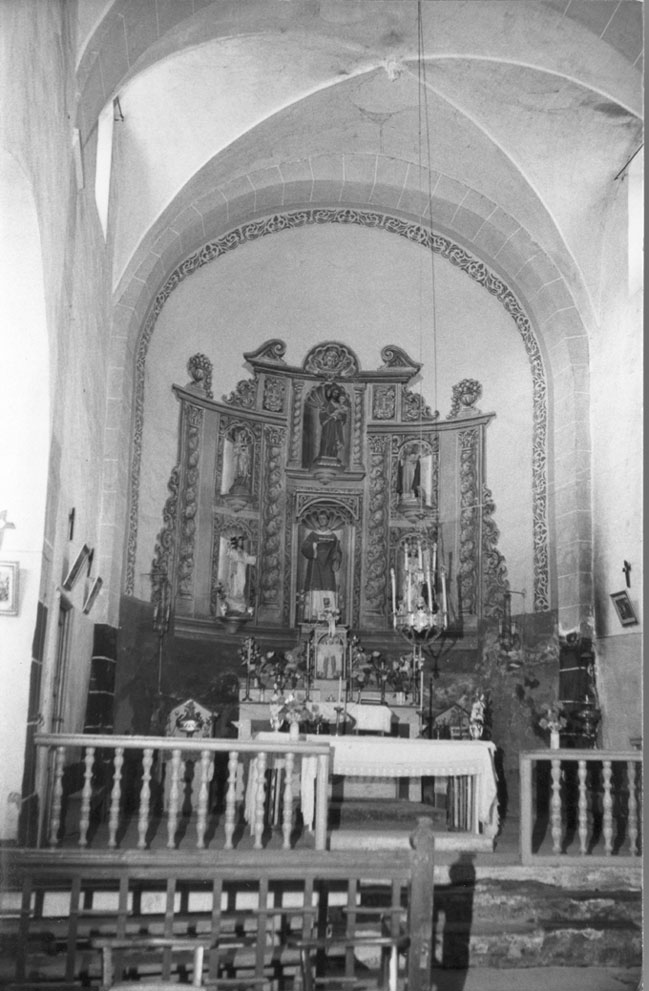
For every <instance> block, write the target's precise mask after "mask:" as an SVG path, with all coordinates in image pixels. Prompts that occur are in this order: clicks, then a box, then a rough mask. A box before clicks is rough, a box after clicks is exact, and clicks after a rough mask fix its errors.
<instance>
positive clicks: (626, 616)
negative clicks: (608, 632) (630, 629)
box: [611, 591, 638, 626]
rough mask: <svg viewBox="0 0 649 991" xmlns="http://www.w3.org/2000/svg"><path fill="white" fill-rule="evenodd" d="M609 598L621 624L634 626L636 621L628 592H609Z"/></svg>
mask: <svg viewBox="0 0 649 991" xmlns="http://www.w3.org/2000/svg"><path fill="white" fill-rule="evenodd" d="M611 599H612V600H613V605H614V606H615V611H616V613H617V618H618V619H619V621H620V623H621V624H622V626H634V625H635V624H636V623H637V622H638V617H637V616H636V614H635V610H634V608H633V605H632V604H631V599H630V598H629V593H628V592H626V591H622V592H613V593H611Z"/></svg>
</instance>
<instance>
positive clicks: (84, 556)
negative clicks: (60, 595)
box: [62, 544, 91, 592]
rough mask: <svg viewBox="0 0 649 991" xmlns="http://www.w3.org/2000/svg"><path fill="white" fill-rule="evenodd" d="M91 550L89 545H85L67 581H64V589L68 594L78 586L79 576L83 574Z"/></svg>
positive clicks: (68, 574) (76, 558)
mask: <svg viewBox="0 0 649 991" xmlns="http://www.w3.org/2000/svg"><path fill="white" fill-rule="evenodd" d="M90 554H91V550H90V548H89V547H88V545H87V544H84V545H83V547H82V548H81V550H80V551H79V553H78V554H77V556H76V557H75V559H74V561H73V563H72V567H71V568H70V570H69V571H68V573H67V575H66V576H65V579H64V581H63V585H62V587H63V588H64V589H65V591H66V592H69V591H70V590H71V589H72V588H74V586H75V585H76V583H77V581H78V579H79V575H80V574H81V569H82V568H83V566H84V564H85V563H86V561H87V560H88V558H89V557H90Z"/></svg>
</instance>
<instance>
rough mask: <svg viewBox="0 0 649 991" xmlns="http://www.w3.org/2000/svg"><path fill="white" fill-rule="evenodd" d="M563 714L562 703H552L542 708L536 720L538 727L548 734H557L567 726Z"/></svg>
mask: <svg viewBox="0 0 649 991" xmlns="http://www.w3.org/2000/svg"><path fill="white" fill-rule="evenodd" d="M564 712H565V709H564V706H563V703H562V702H552V703H548V704H546V705H544V706H542V707H541V714H540V716H539V719H538V724H539V726H540V727H541V729H543V730H547V731H548V732H550V733H558V732H559V731H560V730H562V729H565V727H566V726H567V725H568V720H567V719H566V717H565V715H564Z"/></svg>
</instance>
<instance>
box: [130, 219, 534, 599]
mask: <svg viewBox="0 0 649 991" xmlns="http://www.w3.org/2000/svg"><path fill="white" fill-rule="evenodd" d="M324 223H334V224H335V223H342V224H357V225H359V226H362V227H367V228H372V229H377V230H384V231H387V232H389V233H391V234H394V235H396V236H398V237H403V238H406V239H408V240H409V241H410V242H415V243H418V244H421V245H422V247H423V248H425V249H426V250H428V251H434V252H436V253H438V254H439V255H440V256H441V257H442V258H445V259H447V260H448V261H449V262H450V263H451V264H453V265H454V266H455V267H457V268H460V269H461V270H462V271H463V272H464V273H466V274H467V275H468V276H469V278H471V279H472V280H473V281H475V282H477V283H478V284H479V285H481V286H483V287H484V288H485V289H486V290H487V291H488V292H489V293H490V294H491V295H493V296H495V297H496V298H497V299H498V301H499V302H500V303H501V305H502V306H503V307H504V308H505V310H506V311H507V312H508V313H509V315H510V316H511V318H512V319H513V320H514V323H515V325H516V327H517V329H518V331H519V333H520V335H521V337H522V340H523V343H524V346H525V349H526V352H527V355H528V359H529V362H530V372H531V377H532V383H533V442H532V444H533V464H532V475H533V541H534V604H535V608H536V609H537V611H544V610H547V609H549V607H550V602H549V555H548V541H549V534H548V523H547V386H546V378H545V370H544V367H543V361H542V358H541V354H540V350H539V346H538V343H537V340H536V337H535V334H534V330H533V328H532V325H531V323H530V320H529V318H528V317H527V315H526V313H525V312H524V310H523V308H522V307H521V305H520V304H519V302H518V300H517V298H516V296H515V295H514V293H513V292H512V291H511V290H510V289H509V287H508V286H507V285H506V283H504V282H503V281H502V279H501V278H500V277H499V276H497V275H495V274H494V273H493V272H492V271H491V270H490V269H489V268H488V266H487V265H485V264H484V263H483V262H481V261H479V260H478V259H476V258H475V257H473V256H471V255H470V254H469V253H468V252H467V251H466V250H465V249H464V248H462V247H460V246H459V245H457V244H455V243H454V242H453V241H451V240H450V239H448V238H447V237H445V236H443V235H442V234H439V233H434V232H432V231H430V230H428V229H426V228H424V227H423V226H421V225H420V224H417V223H413V222H411V221H408V220H404V219H402V218H397V217H394V216H391V215H390V214H387V213H379V212H376V211H365V210H351V209H348V208H318V209H313V210H300V211H294V212H289V213H286V214H282V215H275V216H272V217H265V218H260V219H255V220H252V221H249V222H247V223H245V224H243V225H241V226H240V227H238V228H237V229H236V230H233V231H229V232H228V233H226V234H225V235H223V236H222V237H219V238H217V239H215V240H213V241H210V242H208V243H207V244H206V245H204V246H203V247H201V248H200V249H199V250H198V251H196V252H195V253H194V254H193V255H191V256H190V257H188V258H187V259H185V260H184V261H183V262H182V263H181V264H180V265H179V266H178V267H177V268H176V269H175V270H174V271H173V272H172V273H171V274H170V275H169V278H168V279H167V280H166V282H165V283H164V285H163V286H162V288H161V289H160V291H159V292H158V294H157V295H156V297H155V300H154V302H153V306H152V307H151V309H150V311H149V314H148V316H147V319H146V321H145V323H144V325H143V327H142V331H141V334H140V338H139V341H138V345H137V352H136V381H135V416H134V427H133V462H132V466H131V487H130V497H129V519H128V543H127V564H126V574H125V591H126V593H127V594H133V589H134V584H135V568H136V550H137V530H138V519H139V488H140V476H141V459H142V436H143V424H144V387H145V378H146V355H147V351H148V346H149V343H150V340H151V337H152V334H153V331H154V329H155V324H156V321H157V318H158V316H159V315H160V312H161V311H162V309H163V307H164V305H165V303H166V301H167V299H168V298H169V297H170V296H171V293H172V292H173V291H174V289H176V288H177V286H178V285H179V284H180V282H181V281H183V280H184V279H185V278H186V277H187V276H188V275H190V274H192V273H193V272H195V271H196V270H197V269H199V268H200V267H202V266H203V265H206V264H208V263H210V262H212V261H214V260H217V259H219V258H220V257H222V256H223V255H224V254H226V253H229V252H230V251H232V250H236V248H238V247H240V246H241V245H243V244H246V243H247V242H249V241H252V240H257V239H258V238H260V237H263V236H265V235H268V234H273V233H275V232H277V231H278V230H287V229H292V228H302V227H304V226H305V225H309V224H324ZM342 347H343V348H344V345H343V346H342ZM284 348H285V346H284V345H283V343H282V342H281V341H280V342H278V341H272V342H266V344H264V345H263V346H262V348H261V349H259V350H258V361H259V365H260V367H261V366H262V365H265V367H266V368H268V369H269V370H270V369H271V368H274V369H275V370H277V369H278V368H279V366H281V365H282V364H284V362H283V354H284ZM390 350H391V351H392V352H393V357H392V358H391V359H390V358H388V360H387V363H388V364H390V365H391V366H392V367H394V365H395V364H398V362H399V361H400V360H401V359H400V356H399V349H398V348H391V349H390ZM349 354H350V355H352V353H351V352H349ZM245 357H246V358H248V357H249V356H248V355H246V356H245ZM406 358H407V356H406ZM352 359H353V356H352ZM384 360H385V359H384ZM314 361H315V362H316V364H317V366H318V367H319V368H320V369H321V371H320V372H319V374H321V375H322V377H325V378H326V377H331V376H332V375H333V377H335V376H336V375H338V376H339V377H343V375H344V374H346V373H345V371H344V370H343V369H344V368H345V367H347V366H346V364H345V360H344V355H343V353H342V352H338V354H337V355H336V354H322V355H318V356H314ZM336 362H341V363H342V364H338V365H336ZM409 362H410V359H407V363H409ZM334 366H336V370H334ZM190 374H191V375H192V383H190V387H191V386H194V387H196V385H197V383H198V384H200V375H197V376H196V377H194V372H193V371H190ZM197 391H198V390H197ZM256 391H257V380H256V378H255V379H253V380H251V381H248V382H240V383H238V385H237V387H236V389H235V391H234V392H233V393H232V394H231V396H230V397H229V401H230V403H231V404H232V405H239V406H241V407H243V408H253V407H254V405H255V403H256ZM209 392H210V386H209V384H207V388H206V389H205V394H209ZM468 397H469V394H468V393H466V394H465V398H468ZM477 398H478V396H477V395H476V396H475V399H473V402H470V403H467V402H466V401H464V402H462V401H461V400H460V402H462V405H464V407H465V409H466V411H467V412H466V413H465V415H467V413H468V415H476V414H477V412H478V411H477V409H475V401H476V399H477ZM270 402H271V403H275V402H277V398H276V397H275V396H271V398H270ZM378 404H379V405H378V407H377V410H378V409H380V410H381V413H379V415H378V416H377V419H379V418H385V419H391V411H390V412H389V409H390V397H389V396H385V395H381V396H380V398H379V399H378ZM419 407H420V404H419V403H417V401H416V400H415V401H414V402H412V403H411V404H409V405H408V406H407V408H406V409H405V410H404V411H403V412H404V413H405V416H404V419H405V418H412V419H413V420H419V419H420V418H421V419H424V418H426V413H427V412H428V411H424V410H422V409H420V408H419ZM265 408H269V407H265ZM461 415H462V414H461V413H460V416H461ZM433 416H434V414H433ZM449 418H450V416H449Z"/></svg>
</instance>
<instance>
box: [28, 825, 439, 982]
mask: <svg viewBox="0 0 649 991" xmlns="http://www.w3.org/2000/svg"><path fill="white" fill-rule="evenodd" d="M411 842H412V845H411V849H410V850H408V849H403V850H396V851H394V850H392V851H380V850H373V851H359V850H354V851H324V850H273V851H271V850H248V851H237V850H214V851H209V850H207V851H193V852H187V853H182V852H180V851H177V850H176V851H160V852H158V851H134V850H128V851H122V852H120V851H104V852H103V853H101V854H99V853H92V852H91V851H72V850H70V851H68V850H61V849H58V850H50V851H48V850H22V851H18V852H17V853H16V854H15V855H14V858H13V860H14V863H13V867H14V868H15V870H17V871H18V872H19V873H20V875H21V876H22V887H23V897H22V910H21V918H20V932H19V939H18V954H17V962H16V984H17V985H18V986H21V985H22V986H27V984H28V983H29V981H30V980H31V981H33V979H34V975H35V974H41V975H43V977H44V979H45V978H46V979H47V980H49V981H52V982H54V981H60V982H62V983H63V982H67V983H68V984H71V985H73V986H74V984H75V983H76V984H77V986H81V985H82V984H86V985H87V984H88V983H92V984H93V985H96V984H97V983H99V981H100V979H101V956H102V954H103V955H104V957H105V955H106V952H107V948H108V952H109V956H110V961H109V963H110V967H111V968H112V969H113V970H114V972H115V977H114V980H115V981H116V982H117V981H119V980H122V979H123V978H124V977H127V978H129V979H130V978H131V977H132V978H134V979H136V980H141V981H145V980H151V979H153V980H156V981H161V982H163V983H164V982H169V981H172V980H178V978H179V977H181V978H183V979H186V978H187V975H188V969H187V968H188V967H190V966H191V968H192V971H193V977H192V979H193V980H194V981H197V980H199V978H200V980H201V981H202V984H197V986H201V987H202V986H205V987H209V988H210V989H218V991H221V989H225V988H253V987H254V988H259V989H262V991H263V989H265V988H269V987H271V984H274V986H278V984H279V986H285V987H291V986H293V987H296V988H297V987H299V986H300V985H302V986H303V987H306V988H307V989H308V987H309V982H310V985H311V987H313V986H315V984H320V983H321V982H322V981H324V980H329V979H333V978H334V977H335V983H336V986H344V987H349V986H353V984H354V982H355V981H356V980H357V978H358V970H359V967H358V964H359V957H360V958H362V959H363V961H364V963H365V964H367V965H368V966H369V967H370V971H371V974H372V980H373V986H374V987H376V986H378V982H379V981H380V975H381V973H383V974H384V976H385V980H386V981H387V982H388V983H389V984H390V986H392V987H394V986H395V981H396V971H397V965H398V963H399V961H401V963H402V965H403V968H404V971H403V973H404V976H407V979H408V988H409V991H429V987H430V980H431V967H432V931H433V867H434V855H433V854H434V848H433V831H432V827H431V823H430V820H428V819H421V820H420V821H419V825H418V827H417V829H416V830H415V833H414V834H413V836H412V841H411ZM35 932H38V933H40V934H42V933H44V932H48V933H50V934H51V935H52V936H53V942H50V944H49V952H48V953H47V954H43V953H41V954H40V955H39V953H38V952H35V951H34V950H30V937H31V935H32V934H34V933H35ZM188 940H189V943H188V942H187V941H188ZM192 940H193V941H194V942H195V943H196V941H198V942H197V945H198V944H200V946H201V947H202V950H201V953H202V956H203V960H202V962H199V963H197V962H196V958H195V955H194V954H195V950H196V946H194V945H192V943H191V941H192ZM142 941H144V944H146V945H141V944H142ZM151 941H153V942H151ZM161 941H162V942H161ZM165 941H166V942H165ZM31 945H32V946H33V944H31ZM135 951H138V952H140V951H141V952H142V953H143V954H144V956H143V958H142V959H141V961H139V962H138V963H137V965H136V967H135V969H134V966H133V964H132V963H131V964H129V967H126V965H125V960H126V959H127V957H130V958H131V959H132V958H133V955H134V954H135ZM179 951H180V952H179ZM368 954H369V955H370V957H371V959H370V960H369V964H368ZM192 960H193V963H192ZM105 966H106V964H104V967H105ZM199 971H200V973H199ZM365 972H367V967H365ZM110 980H111V981H112V980H113V977H111V978H110ZM144 987H146V985H144V984H143V988H144Z"/></svg>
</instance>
